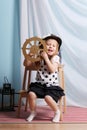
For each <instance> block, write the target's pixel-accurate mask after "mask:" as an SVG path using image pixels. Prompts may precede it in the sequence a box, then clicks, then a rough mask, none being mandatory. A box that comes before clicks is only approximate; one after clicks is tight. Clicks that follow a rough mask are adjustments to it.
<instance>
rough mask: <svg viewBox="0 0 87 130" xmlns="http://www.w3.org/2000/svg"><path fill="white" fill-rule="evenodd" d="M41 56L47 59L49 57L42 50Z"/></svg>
mask: <svg viewBox="0 0 87 130" xmlns="http://www.w3.org/2000/svg"><path fill="white" fill-rule="evenodd" d="M41 57H42V58H43V59H44V60H45V59H48V55H47V53H46V52H45V51H42V52H41Z"/></svg>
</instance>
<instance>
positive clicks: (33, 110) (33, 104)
mask: <svg viewBox="0 0 87 130" xmlns="http://www.w3.org/2000/svg"><path fill="white" fill-rule="evenodd" d="M28 97H29V107H30V110H31V114H30V115H29V117H28V118H27V121H28V122H31V121H32V120H33V119H34V117H35V116H36V98H37V96H36V94H35V93H34V92H29V96H28Z"/></svg>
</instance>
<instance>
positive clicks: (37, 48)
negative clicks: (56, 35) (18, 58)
mask: <svg viewBox="0 0 87 130" xmlns="http://www.w3.org/2000/svg"><path fill="white" fill-rule="evenodd" d="M22 51H23V55H24V57H25V58H26V59H29V60H30V61H31V62H36V61H40V60H41V59H42V58H41V56H40V53H41V51H46V52H47V48H46V44H45V41H44V40H42V39H41V38H39V37H31V38H29V39H27V40H26V41H25V42H24V44H23V47H22Z"/></svg>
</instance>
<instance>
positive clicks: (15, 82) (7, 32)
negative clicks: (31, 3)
mask: <svg viewBox="0 0 87 130" xmlns="http://www.w3.org/2000/svg"><path fill="white" fill-rule="evenodd" d="M19 27H20V25H19V0H0V88H1V87H2V86H3V82H4V76H7V77H8V80H9V82H11V83H12V86H13V87H14V88H15V89H16V91H17V90H19V89H20V37H19V34H20V32H19Z"/></svg>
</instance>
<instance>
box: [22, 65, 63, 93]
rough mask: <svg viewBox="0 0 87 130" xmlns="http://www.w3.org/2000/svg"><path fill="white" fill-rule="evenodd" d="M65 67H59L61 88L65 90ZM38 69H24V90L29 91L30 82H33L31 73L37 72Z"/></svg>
mask: <svg viewBox="0 0 87 130" xmlns="http://www.w3.org/2000/svg"><path fill="white" fill-rule="evenodd" d="M63 67H64V65H61V64H60V65H59V67H58V71H59V83H60V87H62V88H63V89H64V70H63ZM37 69H38V67H36V66H25V68H24V77H23V87H22V90H28V87H29V84H30V81H31V72H32V71H37Z"/></svg>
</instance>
